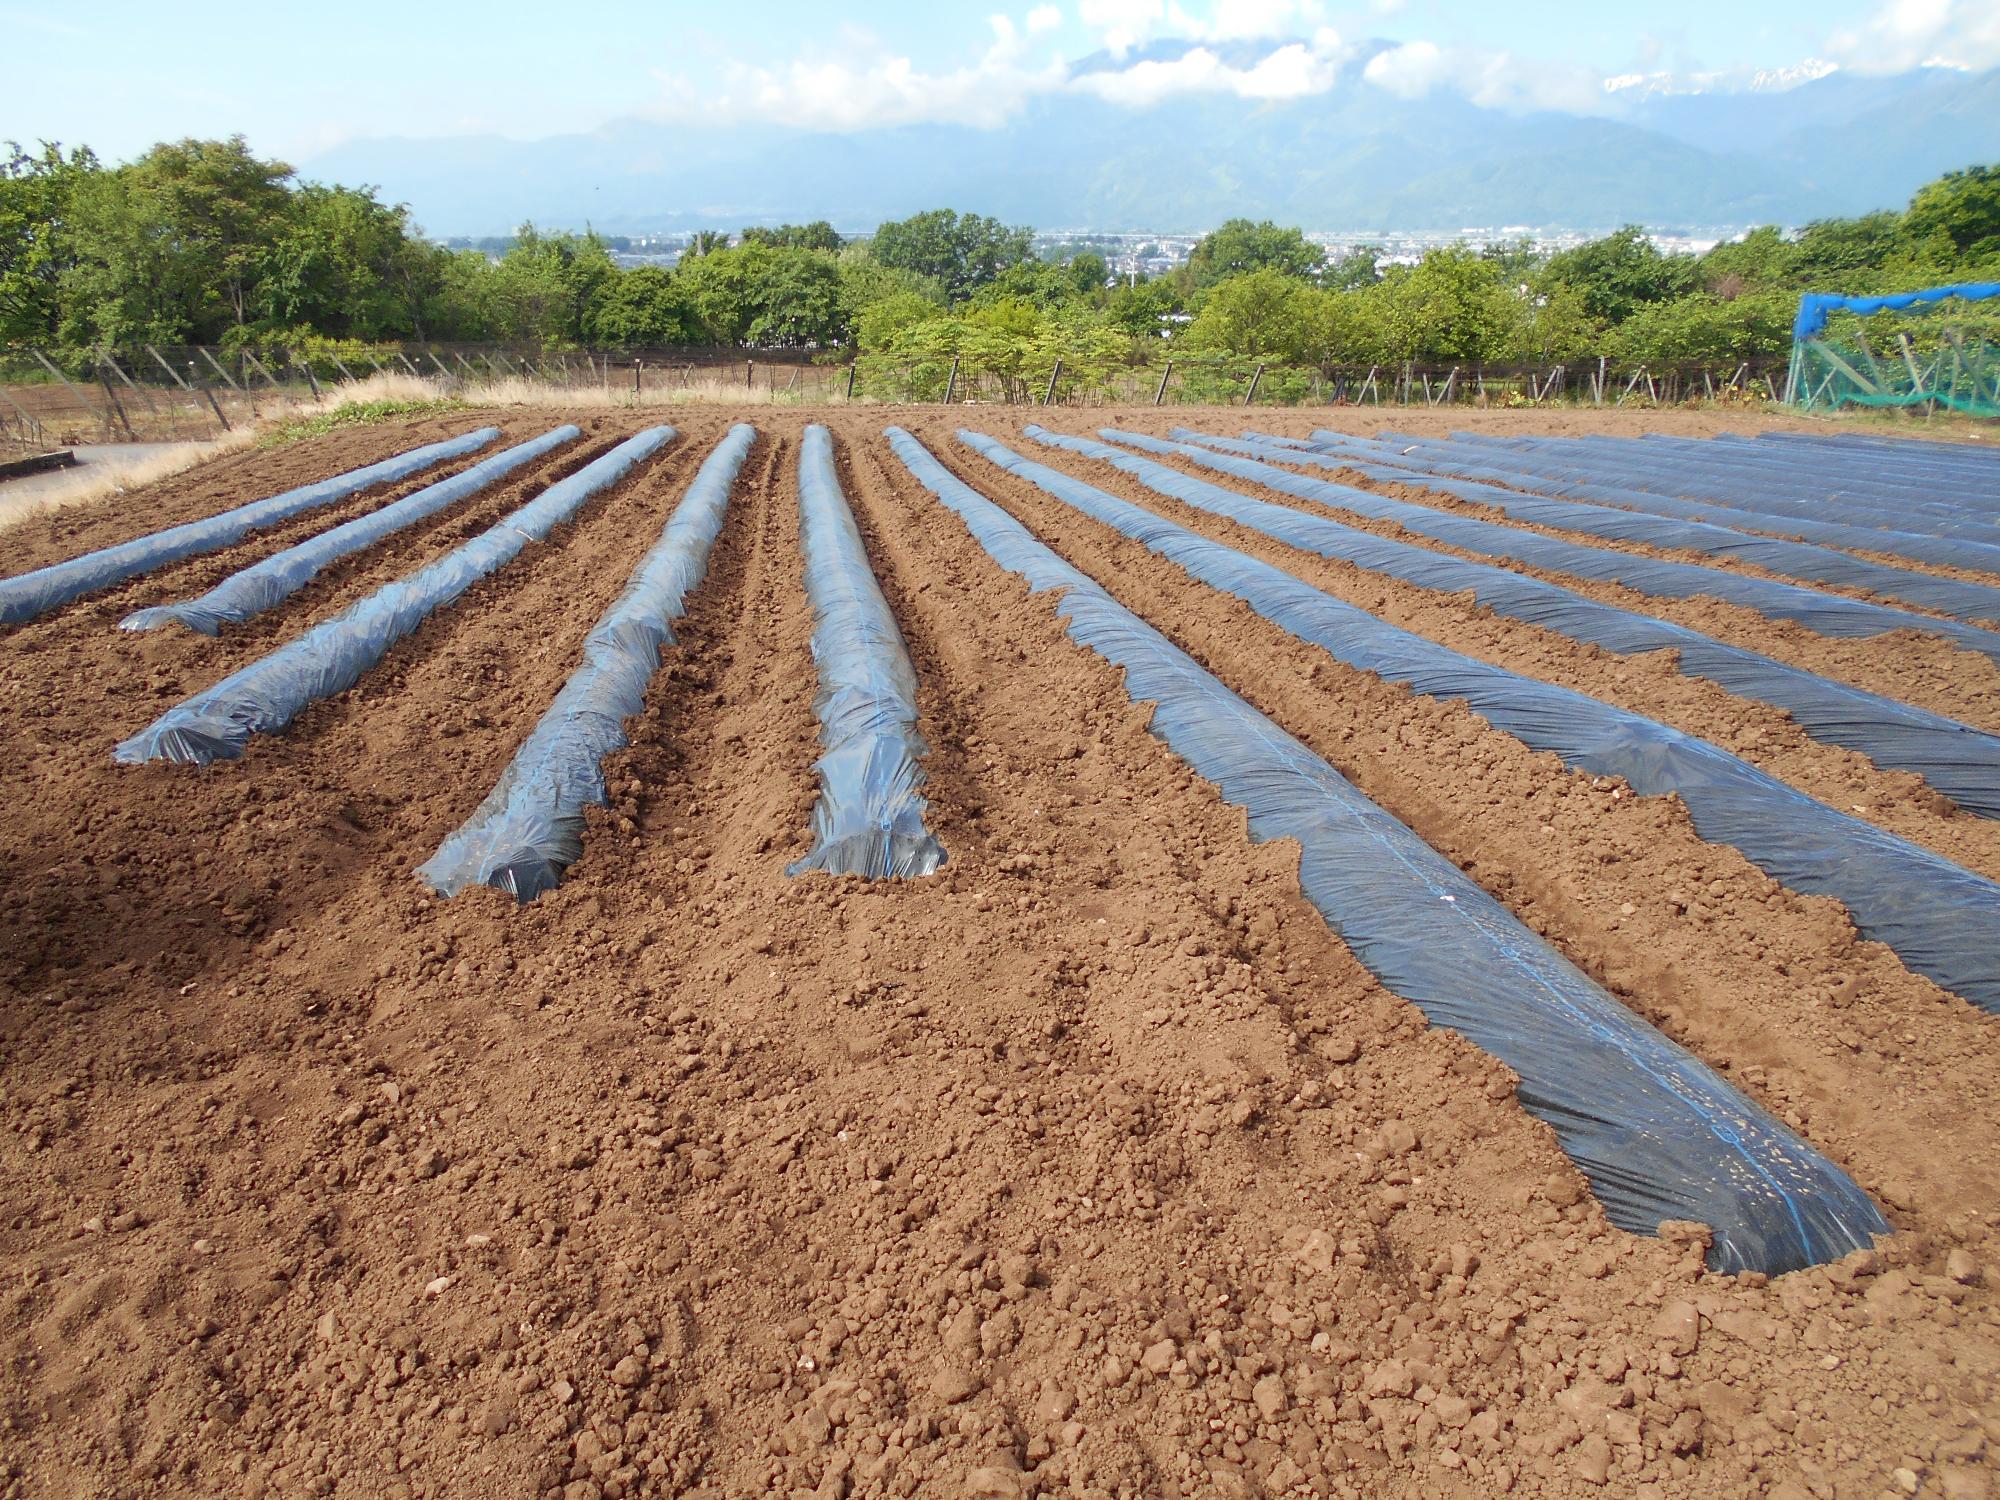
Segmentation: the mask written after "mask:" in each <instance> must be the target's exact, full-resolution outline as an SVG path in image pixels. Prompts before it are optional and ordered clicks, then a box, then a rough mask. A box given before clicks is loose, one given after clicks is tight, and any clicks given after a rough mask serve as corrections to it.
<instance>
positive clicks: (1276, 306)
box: [1187, 268, 1325, 363]
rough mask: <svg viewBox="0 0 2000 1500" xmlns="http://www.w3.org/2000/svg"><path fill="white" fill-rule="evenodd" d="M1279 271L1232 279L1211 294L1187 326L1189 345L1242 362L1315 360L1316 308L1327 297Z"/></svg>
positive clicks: (1270, 270) (1319, 350)
mask: <svg viewBox="0 0 2000 1500" xmlns="http://www.w3.org/2000/svg"><path fill="white" fill-rule="evenodd" d="M1324 295H1325V294H1324V293H1321V292H1319V291H1318V290H1316V289H1315V288H1314V287H1312V286H1311V285H1309V284H1308V283H1306V282H1303V281H1301V280H1299V279H1298V278H1297V277H1296V276H1292V275H1288V274H1287V273H1285V272H1283V271H1279V270H1275V269H1270V268H1266V269H1263V270H1256V271H1249V272H1245V273H1244V274H1242V275H1238V276H1232V277H1230V278H1229V280H1227V281H1225V282H1222V283H1221V284H1220V285H1218V286H1216V287H1215V288H1214V289H1213V290H1211V291H1210V292H1209V294H1208V296H1207V297H1206V298H1205V299H1204V300H1203V301H1202V304H1201V311H1200V312H1199V313H1197V314H1195V319H1194V322H1193V323H1191V324H1189V325H1188V331H1187V345H1188V347H1189V348H1190V349H1198V350H1202V351H1205V352H1209V353H1215V354H1230V355H1235V356H1236V357H1238V358H1241V359H1273V360H1282V361H1285V362H1287V363H1305V362H1313V361H1316V360H1317V359H1318V358H1319V357H1320V355H1321V353H1322V352H1323V351H1322V350H1321V349H1319V348H1317V347H1315V343H1316V340H1315V339H1314V336H1313V335H1314V333H1315V326H1314V325H1315V314H1316V312H1317V311H1318V308H1317V306H1316V303H1317V302H1318V301H1319V300H1320V299H1321V298H1322V297H1323V296H1324Z"/></svg>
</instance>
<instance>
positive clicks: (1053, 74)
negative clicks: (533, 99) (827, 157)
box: [655, 6, 1068, 131]
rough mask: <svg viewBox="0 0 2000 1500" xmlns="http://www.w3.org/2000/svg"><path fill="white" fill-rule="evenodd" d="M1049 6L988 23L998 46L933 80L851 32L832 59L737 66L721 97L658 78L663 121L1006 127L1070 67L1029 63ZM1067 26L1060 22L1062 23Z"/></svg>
mask: <svg viewBox="0 0 2000 1500" xmlns="http://www.w3.org/2000/svg"><path fill="white" fill-rule="evenodd" d="M1051 9H1053V7H1051V6H1043V7H1040V8H1038V9H1037V10H1035V11H1031V12H1029V14H1028V17H1027V20H1026V22H1025V23H1024V24H1021V25H1017V24H1016V23H1015V22H1014V20H1013V19H1012V18H1011V17H1008V16H1004V15H996V16H991V17H989V18H988V24H989V25H990V26H991V28H992V31H993V43H992V45H991V46H990V47H988V48H987V50H986V52H985V53H984V54H983V55H982V56H981V57H980V58H979V59H978V60H977V61H976V62H973V63H970V64H968V65H966V66H964V67H960V68H951V69H947V70H944V71H941V72H935V73H933V72H926V71H924V70H923V69H921V68H919V67H917V66H916V64H915V63H913V62H912V61H911V60H910V59H909V58H907V57H902V56H897V55H895V54H893V53H885V52H883V51H882V50H881V49H880V48H879V46H877V45H876V44H875V43H874V41H873V39H872V38H870V37H868V36H866V35H865V34H860V33H849V34H848V35H846V36H845V37H844V38H843V41H842V45H841V46H840V47H839V48H838V49H837V50H836V51H835V52H834V53H833V54H831V55H824V54H823V55H820V56H817V57H813V58H809V59H808V58H797V59H794V60H793V61H791V62H789V63H785V64H782V65H779V66H775V67H766V66H763V65H761V64H745V63H738V64H733V65H731V66H730V67H729V68H727V69H725V70H724V74H723V87H722V90H721V93H720V96H719V97H718V96H716V95H713V94H711V95H708V96H706V97H699V96H697V95H696V93H695V91H694V90H692V89H690V88H689V87H688V86H687V81H686V80H685V79H683V78H679V77H674V76H670V75H667V74H664V73H659V72H656V73H655V77H656V78H658V80H659V82H660V83H661V85H662V87H663V90H664V92H665V94H666V96H667V97H666V99H665V100H664V102H663V103H662V105H661V107H660V108H659V109H658V110H657V111H656V113H659V114H662V115H665V116H668V117H682V118H685V117H689V116H701V117H712V116H713V115H714V114H715V113H716V112H718V111H731V110H733V111H739V112H742V113H746V114H752V115H755V116H757V117H759V118H762V119H766V120H772V121H775V122H777V123H778V124H782V125H793V126H797V127H799V128H801V129H806V130H833V131H842V130H865V129H869V128H871V127H875V126H885V125H912V124H917V123H920V122H923V121H934V120H953V121H957V122H959V123H961V124H966V125H973V126H977V127H980V128H982V129H991V128H994V127H996V126H1000V125H1004V124H1006V123H1007V121H1008V120H1010V119H1012V118H1013V117H1014V116H1015V115H1016V114H1018V113H1019V112H1020V110H1021V107H1022V106H1023V105H1024V104H1025V103H1026V102H1027V100H1028V99H1029V97H1030V96H1031V95H1034V94H1037V93H1043V92H1046V91H1048V90H1051V89H1054V88H1058V87H1060V86H1061V85H1062V83H1063V81H1064V79H1065V78H1066V77H1067V76H1068V68H1067V66H1066V65H1065V64H1064V63H1063V62H1062V61H1061V60H1060V59H1058V58H1055V57H1053V56H1051V57H1050V58H1048V59H1047V60H1046V61H1045V62H1043V63H1041V64H1039V65H1036V64H1034V63H1031V62H1030V61H1029V59H1028V51H1029V37H1030V36H1031V35H1038V34H1041V33H1044V32H1046V31H1048V30H1049V29H1050V28H1049V25H1048V17H1047V15H1046V14H1045V12H1046V11H1048V10H1051ZM1057 19H1058V20H1060V16H1058V18H1057Z"/></svg>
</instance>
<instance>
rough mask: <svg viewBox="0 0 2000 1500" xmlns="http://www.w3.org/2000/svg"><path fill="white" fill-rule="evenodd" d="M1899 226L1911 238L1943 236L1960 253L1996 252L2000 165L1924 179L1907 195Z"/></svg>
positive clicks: (1999, 246)
mask: <svg viewBox="0 0 2000 1500" xmlns="http://www.w3.org/2000/svg"><path fill="white" fill-rule="evenodd" d="M1903 228H1904V231H1905V233H1907V234H1908V235H1909V236H1910V238H1912V239H1915V240H1932V239H1938V240H1943V241H1945V242H1946V243H1948V244H1949V245H1950V246H1951V247H1952V248H1953V249H1954V250H1956V251H1957V252H1958V253H1959V254H1960V255H1967V256H1975V257H1980V258H1984V257H1986V256H1989V255H1996V254H2000V166H1993V167H1967V168H1966V169H1965V170H1964V171H1962V172H1947V173H1945V174H1944V176H1942V177H1940V178H1938V179H1937V180H1936V181H1935V182H1928V183H1925V184H1924V185H1923V186H1922V187H1920V188H1918V189H1917V191H1916V195H1915V196H1914V197H1913V198H1911V199H1910V208H1909V212H1908V213H1906V214H1904V215H1903Z"/></svg>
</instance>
